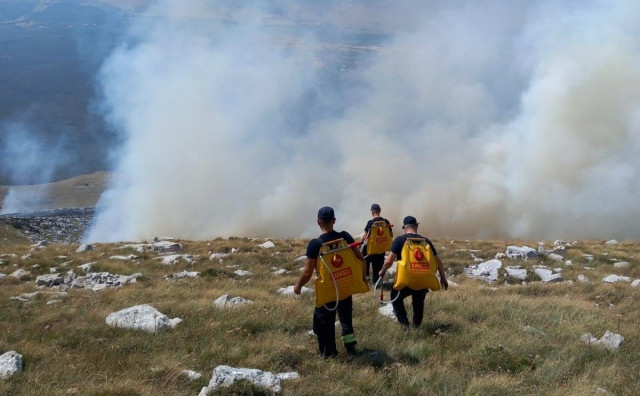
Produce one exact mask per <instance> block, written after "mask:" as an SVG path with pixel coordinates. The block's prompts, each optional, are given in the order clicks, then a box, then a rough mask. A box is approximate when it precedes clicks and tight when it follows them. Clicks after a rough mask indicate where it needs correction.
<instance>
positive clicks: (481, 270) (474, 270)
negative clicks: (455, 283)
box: [464, 259, 502, 282]
mask: <svg viewBox="0 0 640 396" xmlns="http://www.w3.org/2000/svg"><path fill="white" fill-rule="evenodd" d="M501 267H502V262H501V261H500V260H495V259H494V260H489V261H485V262H484V263H480V264H477V265H474V266H471V267H467V268H465V269H464V273H465V274H466V275H467V276H468V277H470V278H474V279H481V280H483V281H485V282H495V281H496V280H498V269H500V268H501Z"/></svg>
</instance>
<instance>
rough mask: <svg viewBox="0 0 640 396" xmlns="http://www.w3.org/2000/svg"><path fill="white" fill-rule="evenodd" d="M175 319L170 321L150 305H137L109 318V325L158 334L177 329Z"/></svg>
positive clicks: (107, 319) (110, 315) (107, 320)
mask: <svg viewBox="0 0 640 396" xmlns="http://www.w3.org/2000/svg"><path fill="white" fill-rule="evenodd" d="M176 319H178V320H180V319H179V318H175V319H172V320H169V318H168V317H167V315H165V314H162V313H160V312H159V311H158V310H157V309H155V308H153V307H152V306H150V305H148V304H142V305H136V306H133V307H130V308H125V309H123V310H121V311H118V312H114V313H111V314H109V315H108V316H107V318H106V322H107V325H109V326H111V327H121V328H125V329H132V330H143V331H146V332H149V333H157V332H159V331H164V330H168V329H171V328H173V327H175V325H176V324H177V321H176Z"/></svg>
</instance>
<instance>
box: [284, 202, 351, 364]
mask: <svg viewBox="0 0 640 396" xmlns="http://www.w3.org/2000/svg"><path fill="white" fill-rule="evenodd" d="M335 222H336V218H335V215H334V212H333V209H332V208H330V207H328V206H325V207H322V208H320V210H319V211H318V226H319V227H320V230H322V234H321V235H320V237H319V238H316V239H312V240H311V241H310V242H309V245H308V246H307V263H306V264H305V267H304V269H303V271H302V274H300V279H299V280H298V283H296V284H295V286H294V287H293V291H294V293H296V294H300V292H301V290H302V286H304V285H305V284H306V283H307V282H309V280H310V279H311V277H312V276H313V272H314V270H315V268H316V264H317V262H318V256H319V255H320V249H321V248H322V244H323V243H326V242H330V241H334V240H336V239H340V238H343V239H344V240H345V241H346V243H348V244H352V243H354V240H353V237H352V236H351V235H350V234H349V233H348V232H346V231H342V232H337V231H335V230H334V229H333V226H334V224H335ZM350 249H352V250H353V253H354V254H355V256H356V258H357V260H359V261H360V262H361V264H362V265H364V258H363V257H362V253H361V252H360V250H358V248H357V247H353V248H350ZM352 311H353V301H352V298H351V296H349V297H346V298H344V299H342V300H339V301H338V307H337V313H338V320H340V325H341V327H342V342H343V343H344V347H345V349H346V351H347V353H348V354H349V355H355V354H356V344H357V342H356V336H355V334H354V332H353V316H352ZM335 321H336V310H330V309H328V308H327V307H326V306H324V305H323V306H320V307H316V308H315V310H314V312H313V332H314V333H315V334H316V335H317V336H318V350H319V352H320V355H321V356H322V357H324V358H331V357H335V356H337V355H338V350H337V349H336V333H335Z"/></svg>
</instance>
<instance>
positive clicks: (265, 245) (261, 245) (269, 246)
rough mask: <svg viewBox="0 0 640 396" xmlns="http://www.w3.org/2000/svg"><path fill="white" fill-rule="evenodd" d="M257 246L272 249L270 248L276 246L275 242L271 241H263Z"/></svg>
mask: <svg viewBox="0 0 640 396" xmlns="http://www.w3.org/2000/svg"><path fill="white" fill-rule="evenodd" d="M258 247H259V248H260V249H272V248H274V247H276V245H275V243H273V242H271V241H266V242H265V243H261V244H259V245H258Z"/></svg>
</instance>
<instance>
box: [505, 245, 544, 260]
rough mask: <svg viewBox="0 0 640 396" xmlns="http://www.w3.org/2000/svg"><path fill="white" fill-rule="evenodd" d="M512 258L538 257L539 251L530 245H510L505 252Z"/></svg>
mask: <svg viewBox="0 0 640 396" xmlns="http://www.w3.org/2000/svg"><path fill="white" fill-rule="evenodd" d="M505 254H506V255H507V257H508V258H510V259H525V260H526V259H536V258H538V252H537V251H536V250H535V249H533V248H530V247H528V246H508V247H507V251H506V252H505Z"/></svg>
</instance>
